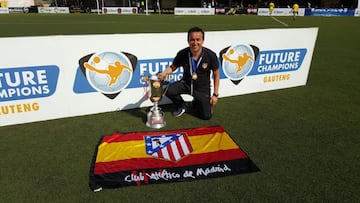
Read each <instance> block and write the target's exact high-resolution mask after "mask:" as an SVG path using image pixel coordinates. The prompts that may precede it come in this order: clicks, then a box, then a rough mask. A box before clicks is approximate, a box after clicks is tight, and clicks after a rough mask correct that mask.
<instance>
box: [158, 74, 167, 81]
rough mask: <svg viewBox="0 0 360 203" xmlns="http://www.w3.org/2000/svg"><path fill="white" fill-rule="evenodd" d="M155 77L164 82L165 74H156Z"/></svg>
mask: <svg viewBox="0 0 360 203" xmlns="http://www.w3.org/2000/svg"><path fill="white" fill-rule="evenodd" d="M157 77H158V79H159V80H165V78H166V73H165V72H161V73H158V74H157Z"/></svg>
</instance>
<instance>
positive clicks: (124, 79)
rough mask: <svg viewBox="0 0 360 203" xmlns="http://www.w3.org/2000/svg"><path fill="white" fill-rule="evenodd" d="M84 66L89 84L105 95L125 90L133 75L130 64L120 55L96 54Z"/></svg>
mask: <svg viewBox="0 0 360 203" xmlns="http://www.w3.org/2000/svg"><path fill="white" fill-rule="evenodd" d="M84 66H85V68H86V78H87V80H88V81H89V84H90V85H91V86H92V87H93V88H94V89H96V90H97V91H99V92H101V93H105V94H115V93H118V92H120V91H121V90H123V89H124V88H126V87H127V86H128V84H129V83H130V81H131V78H132V74H133V67H132V64H131V62H130V61H129V59H128V57H126V56H125V55H124V54H122V53H115V52H102V53H96V54H94V55H92V56H91V57H90V59H89V61H88V62H86V63H85V64H84Z"/></svg>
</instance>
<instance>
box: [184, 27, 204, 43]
mask: <svg viewBox="0 0 360 203" xmlns="http://www.w3.org/2000/svg"><path fill="white" fill-rule="evenodd" d="M192 32H201V33H202V36H203V37H202V38H203V40H205V33H204V30H203V29H201V28H199V27H192V28H190V29H189V31H188V36H187V37H188V38H187V39H188V41H189V39H190V33H192Z"/></svg>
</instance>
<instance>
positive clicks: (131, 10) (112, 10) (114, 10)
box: [102, 7, 137, 14]
mask: <svg viewBox="0 0 360 203" xmlns="http://www.w3.org/2000/svg"><path fill="white" fill-rule="evenodd" d="M102 13H103V14H137V8H136V7H104V8H102Z"/></svg>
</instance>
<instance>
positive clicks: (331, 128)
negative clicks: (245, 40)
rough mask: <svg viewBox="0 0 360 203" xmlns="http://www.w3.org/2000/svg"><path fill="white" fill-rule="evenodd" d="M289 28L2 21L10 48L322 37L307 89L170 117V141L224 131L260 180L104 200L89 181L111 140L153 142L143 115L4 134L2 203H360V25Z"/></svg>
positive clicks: (174, 186) (131, 190)
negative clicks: (211, 36) (235, 33)
mask: <svg viewBox="0 0 360 203" xmlns="http://www.w3.org/2000/svg"><path fill="white" fill-rule="evenodd" d="M277 19H278V20H280V21H281V22H283V24H281V23H279V22H278V21H275V20H274V19H272V18H271V17H260V16H197V17H195V16H173V15H161V16H160V15H151V16H144V15H141V16H125V15H123V16H117V15H107V16H105V15H101V16H98V15H95V14H69V15H39V14H26V15H25V14H17V15H15V14H11V15H0V37H14V36H38V35H73V34H100V33H101V34H106V33H109V34H110V33H139V32H141V33H158V32H159V33H160V32H186V31H187V29H188V28H189V27H191V26H194V25H197V26H201V27H203V28H204V29H205V31H215V30H245V29H263V28H295V27H319V35H318V39H317V42H316V45H315V52H314V56H313V61H312V64H311V67H310V73H309V78H308V83H307V85H306V86H303V87H297V88H290V89H284V90H276V91H269V92H263V93H256V94H249V95H242V96H235V97H227V98H221V99H220V100H219V104H218V105H217V107H216V109H215V115H214V117H213V119H212V120H210V121H203V120H199V119H197V118H195V117H193V116H191V115H189V114H185V115H184V116H182V117H180V118H176V119H175V118H173V117H172V116H170V113H169V111H170V110H171V106H170V105H166V106H164V107H163V109H164V110H165V112H166V113H167V115H168V116H167V117H166V120H167V126H166V127H165V128H164V130H169V129H181V128H192V127H200V126H211V125H222V126H223V127H224V128H225V129H226V130H227V131H228V133H229V134H230V135H231V136H232V138H233V139H234V140H235V141H236V142H237V143H238V144H239V145H240V147H241V148H242V149H243V150H244V151H245V152H246V153H247V154H248V155H249V156H250V158H251V159H252V160H253V161H254V163H255V164H256V165H257V166H258V167H259V168H260V170H261V171H260V172H257V173H252V174H241V175H237V176H229V177H225V178H216V179H207V180H198V181H191V182H182V183H169V184H156V185H147V186H141V187H125V188H119V189H111V190H103V191H101V192H99V193H94V192H92V191H90V189H89V187H88V180H89V178H88V174H89V169H90V163H91V159H92V156H93V153H94V150H95V146H96V144H97V141H98V140H99V138H100V137H101V136H102V135H107V134H112V133H113V132H114V131H121V132H134V131H149V128H147V127H146V126H145V123H144V119H145V118H144V117H145V113H146V109H132V110H127V111H120V112H111V113H103V114H96V115H89V116H81V117H74V118H65V119H58V120H50V121H45V122H36V123H29V124H21V125H13V126H5V127H0V154H1V159H0V163H1V165H0V202H359V201H360V178H359V171H360V170H359V169H360V133H359V132H360V125H359V124H360V107H359V106H360V105H359V104H360V86H359V85H357V81H359V79H358V77H359V76H360V68H359V65H358V58H359V57H358V53H359V44H360V39H359V36H360V28H359V23H360V18H356V17H299V18H297V19H296V21H293V20H292V18H291V17H277ZM284 24H287V26H286V25H284ZM240 37H241V36H240ZM184 40H185V39H184ZM269 40H271V39H269ZM0 46H1V48H4V47H2V45H1V44H0ZM159 46H161V45H159ZM6 48H8V47H6ZM17 48H24V49H28V48H27V47H17ZM0 67H2V65H1V56H0Z"/></svg>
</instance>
